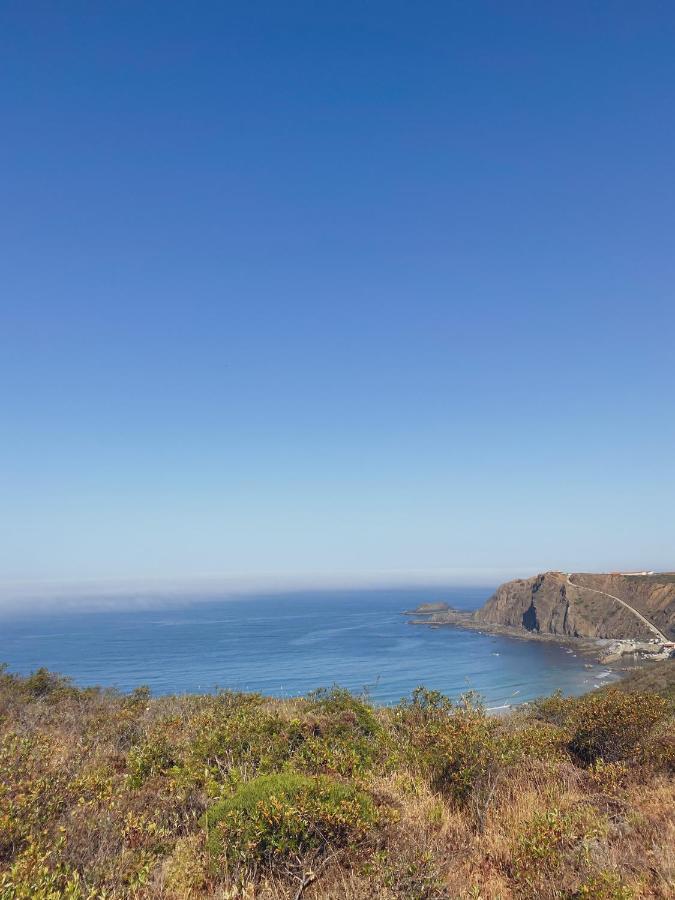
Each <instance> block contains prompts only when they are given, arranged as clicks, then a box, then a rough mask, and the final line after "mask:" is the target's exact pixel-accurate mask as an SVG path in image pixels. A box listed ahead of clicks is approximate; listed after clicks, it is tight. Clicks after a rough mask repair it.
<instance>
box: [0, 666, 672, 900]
mask: <svg viewBox="0 0 675 900" xmlns="http://www.w3.org/2000/svg"><path fill="white" fill-rule="evenodd" d="M662 677H663V673H662V672H660V673H659V678H660V679H661V678H662ZM579 735H582V737H583V741H584V743H583V747H584V748H587V747H592V748H594V749H593V753H592V754H590V755H589V754H586V755H581V756H580V755H579V752H578V747H579V740H580V738H579ZM614 735H616V740H615V739H614ZM674 745H675V730H674V728H673V720H672V710H671V709H670V708H669V706H668V704H667V703H666V702H661V701H657V700H656V699H655V697H654V695H640V694H631V695H630V697H629V699H628V700H626V695H622V697H621V698H617V695H616V693H613V692H611V691H607V692H604V693H602V694H600V695H595V696H594V698H593V699H592V701H591V700H580V701H562V700H555V699H554V700H553V701H551V702H549V703H547V704H543V705H542V706H541V707H539V708H536V709H531V710H529V711H521V712H518V713H515V714H513V715H511V716H509V717H505V718H503V719H500V720H491V719H490V720H488V719H487V718H486V717H485V714H484V713H483V712H482V711H481V709H480V708H479V707H476V706H474V705H473V704H471V703H468V704H466V705H465V706H464V707H461V706H460V707H457V706H454V705H452V704H449V703H448V702H447V701H446V700H445V699H444V698H441V697H439V696H438V695H434V694H429V693H428V692H421V693H420V694H418V695H417V697H416V699H415V700H414V701H413V702H411V703H408V704H407V705H404V706H402V707H400V708H397V709H394V710H386V709H373V708H371V707H370V706H369V705H368V704H367V703H365V702H364V701H362V700H360V699H358V698H353V697H350V695H348V694H345V693H344V692H334V693H332V694H328V695H319V696H317V697H315V698H310V699H309V700H298V701H274V700H265V699H263V698H256V697H251V696H247V695H228V694H225V695H222V696H215V697H214V696H204V697H180V698H175V697H173V698H172V697H169V698H160V699H156V700H155V699H151V698H149V697H148V696H147V694H145V693H143V692H142V691H139V692H137V693H136V694H134V695H131V696H128V697H125V696H120V695H117V694H114V693H111V692H105V691H95V690H93V691H78V690H74V689H72V688H71V687H70V686H68V685H67V684H66V683H64V682H60V681H58V680H57V679H52V680H51V681H49V679H48V678H46V676H44V675H42V676H41V677H40V678H38V679H37V680H35V681H31V680H28V681H27V680H24V679H17V678H12V677H10V676H7V675H4V676H3V675H0V900H15V898H16V900H19V898H25V900H29V898H30V900H57V898H59V897H65V898H70V900H93V898H107V900H114V898H136V900H183V898H195V900H200V898H206V897H212V898H222V900H235V898H241V900H254V898H257V900H290V898H294V900H295V898H298V897H299V896H300V897H302V898H304V900H329V898H330V900H366V898H368V900H370V898H374V897H376V898H383V900H455V898H473V900H478V898H482V900H507V898H524V900H528V898H532V900H533V898H541V900H557V898H567V900H574V898H584V897H586V898H595V900H630V898H649V897H654V898H663V900H666V898H671V897H673V896H675V814H674V811H675V783H674V781H673V770H674V769H675V754H674V753H673V746H674ZM598 747H600V748H604V747H609V748H610V750H611V752H610V753H608V754H607V757H608V758H607V759H606V758H604V757H603V756H602V755H600V756H598V753H597V752H596V748H598ZM272 773H298V774H302V775H304V776H309V777H310V778H311V777H314V776H315V775H318V774H320V775H323V776H329V779H328V780H329V781H330V780H332V782H333V783H337V784H339V783H340V782H342V783H348V784H352V785H353V786H354V788H355V789H358V792H359V795H367V797H368V798H369V801H368V802H369V804H370V806H371V807H372V809H375V810H377V816H375V817H371V816H370V815H369V816H368V818H367V820H361V819H359V815H360V813H359V811H358V809H357V808H354V810H353V811H352V812H349V813H348V814H349V815H353V816H354V819H353V822H354V825H355V831H354V834H358V838H354V840H353V841H350V840H349V839H345V842H343V843H342V844H341V845H339V846H338V845H335V846H332V845H331V844H330V842H323V841H321V840H318V841H317V840H316V837H317V836H316V834H313V835H312V832H311V829H312V828H313V827H314V825H313V820H312V818H311V815H312V813H311V809H310V811H309V812H307V811H306V810H305V811H304V812H302V810H301V811H300V812H301V813H302V815H301V817H300V819H299V820H298V815H300V813H298V811H297V810H296V811H295V812H294V811H293V810H290V812H289V810H287V809H286V810H281V812H283V813H284V815H280V816H277V815H276V814H272V816H271V818H269V819H268V818H266V815H267V813H266V812H264V810H263V811H262V812H261V813H260V815H258V817H257V819H256V821H257V822H258V825H256V827H259V828H260V831H259V832H257V833H256V834H257V837H256V840H257V841H258V843H259V844H260V845H261V846H262V845H263V844H264V845H265V846H266V847H267V848H268V849H267V850H266V852H265V857H264V859H262V861H260V862H256V861H255V859H254V857H253V855H251V856H250V857H247V851H246V848H245V847H244V848H241V847H240V848H239V849H238V854H239V855H238V859H240V860H241V859H243V864H238V866H237V867H236V870H235V869H233V868H231V867H228V861H227V858H226V856H223V858H222V859H221V858H220V857H218V858H214V855H213V851H210V850H209V844H208V842H207V834H206V829H207V825H206V820H205V817H204V813H205V811H206V810H207V809H209V808H211V807H212V806H213V804H214V803H215V802H217V801H218V800H219V799H221V798H228V797H235V796H236V795H237V791H238V790H239V788H240V787H241V786H242V785H246V784H249V783H250V782H252V781H254V780H255V779H258V778H259V777H260V776H261V775H266V774H272ZM296 781H297V777H296ZM326 783H328V782H326ZM275 802H276V800H275V798H274V797H273V798H272V806H271V807H270V808H271V810H272V813H274V803H275ZM279 802H281V801H279ZM322 802H323V801H322ZM330 802H331V801H330V797H329V796H327V798H326V803H327V804H330ZM265 809H266V808H265ZM312 809H318V808H317V807H312ZM345 809H346V807H341V812H340V815H346V814H347V813H345ZM332 815H333V810H332V808H331V807H330V805H327V806H326V807H325V808H324V809H322V811H321V817H322V818H321V821H325V822H328V823H330V822H331V821H332V820H331V818H330V817H331V816H332ZM289 816H290V819H289ZM294 816H295V818H293V817H294ZM302 816H304V818H303V817H302ZM290 820H292V821H294V822H296V825H297V821H300V822H301V825H302V827H303V828H307V829H309V832H307V833H308V834H309V835H310V836H311V838H312V839H311V841H309V843H308V844H307V846H311V847H312V852H311V853H309V852H306V853H304V854H303V853H294V852H293V849H292V848H293V843H292V835H291V839H290V842H289V837H288V835H286V837H285V838H284V839H283V840H282V839H281V837H283V836H281V837H280V835H279V834H277V833H276V832H275V829H278V828H279V827H281V825H280V824H279V823H282V822H287V821H290ZM317 821H318V820H317ZM350 821H351V820H350ZM219 827H220V826H219ZM222 827H223V828H224V831H223V835H224V838H225V839H226V840H228V839H229V840H237V837H236V835H237V833H244V832H242V831H241V821H240V822H239V832H237V831H236V830H233V828H232V827H231V824H228V822H227V821H225V822H224V823H223V825H222ZM261 841H262V844H261ZM265 842H267V843H265ZM270 847H271V848H272V849H271V850H270V849H269V848H270ZM275 847H276V848H277V849H274V848H275ZM242 852H243V856H242Z"/></svg>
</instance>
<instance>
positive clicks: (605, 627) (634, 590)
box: [473, 572, 675, 639]
mask: <svg viewBox="0 0 675 900" xmlns="http://www.w3.org/2000/svg"><path fill="white" fill-rule="evenodd" d="M572 581H573V582H574V584H570V582H569V581H568V579H567V575H566V574H564V573H562V572H545V573H543V574H541V575H535V576H534V577H533V578H524V579H517V580H516V581H508V582H506V583H505V584H503V585H501V586H500V587H499V588H498V589H497V590H496V591H495V593H494V594H493V595H492V597H490V599H489V600H488V601H487V602H486V603H485V605H484V606H483V607H482V608H481V609H480V610H478V611H477V612H476V613H475V615H474V617H473V618H474V620H475V621H476V622H478V623H480V624H484V625H506V626H510V627H515V628H523V629H526V630H528V631H532V632H538V633H541V634H554V635H564V636H569V637H593V638H639V639H650V638H652V637H653V634H652V633H651V632H650V630H649V629H648V628H647V627H646V626H645V625H644V624H643V623H642V622H641V621H640V620H639V619H638V617H637V616H635V615H634V614H633V613H632V612H631V611H630V610H628V609H626V608H625V607H624V606H621V604H619V603H617V602H616V600H612V599H611V598H610V597H608V596H606V595H605V594H596V593H592V591H590V590H586V589H585V588H594V589H595V590H599V591H606V592H607V593H610V594H614V595H615V596H616V597H619V598H621V599H622V600H624V601H625V602H626V603H629V604H630V605H631V606H633V607H635V609H637V610H638V611H639V612H640V613H642V615H643V616H645V618H647V619H649V621H651V622H653V623H654V624H655V625H656V626H657V628H660V629H661V631H663V632H664V634H666V635H667V636H671V635H675V574H659V575H646V576H642V575H639V576H634V575H619V574H613V575H591V574H575V575H573V576H572Z"/></svg>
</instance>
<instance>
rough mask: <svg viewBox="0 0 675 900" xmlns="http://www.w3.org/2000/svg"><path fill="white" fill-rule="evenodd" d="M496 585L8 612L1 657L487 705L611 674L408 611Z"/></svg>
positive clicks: (556, 652)
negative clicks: (420, 619) (424, 622)
mask: <svg viewBox="0 0 675 900" xmlns="http://www.w3.org/2000/svg"><path fill="white" fill-rule="evenodd" d="M491 591H492V589H491V588H489V587H487V588H475V587H471V588H457V587H453V588H447V589H439V588H434V589H433V590H430V589H428V588H423V589H418V590H398V589H397V590H360V591H354V590H351V591H319V592H303V593H289V594H276V595H259V596H248V597H246V598H237V599H231V598H227V599H222V600H209V601H202V602H198V601H191V600H190V599H189V598H186V599H185V600H184V601H180V602H176V601H175V600H174V601H172V602H171V603H170V604H167V605H166V606H163V607H162V606H160V607H156V608H153V609H141V610H129V609H125V610H119V611H115V612H111V611H95V612H86V613H82V612H69V611H66V612H63V611H61V612H59V613H56V612H49V613H44V612H43V613H40V614H39V615H37V614H36V615H32V616H30V617H28V616H24V617H20V616H18V615H16V614H15V615H11V616H9V615H8V614H5V615H4V616H3V617H2V618H0V661H4V662H7V663H8V664H9V667H10V670H11V671H14V672H20V673H28V672H30V671H31V670H33V669H35V668H37V667H38V666H47V667H48V668H49V669H51V670H53V671H56V672H61V673H63V674H66V675H69V676H71V677H72V678H73V679H74V681H75V682H76V683H77V684H80V685H93V684H100V685H110V686H114V687H117V688H120V689H121V690H125V691H126V690H130V689H131V688H134V687H136V686H138V685H141V684H146V685H149V686H150V688H151V689H152V691H153V692H154V693H156V694H165V693H185V692H197V691H211V690H214V689H216V688H233V689H237V690H245V691H260V692H261V693H263V694H272V695H275V696H282V697H283V696H287V697H288V696H296V695H298V694H305V693H307V692H308V691H310V690H312V689H314V688H317V687H322V686H330V685H332V684H335V683H336V684H339V685H342V686H344V687H348V688H350V689H352V690H355V691H361V690H362V689H364V688H365V689H367V690H368V691H369V692H370V695H371V696H372V698H373V699H374V700H376V701H378V702H381V703H392V702H396V701H397V700H399V699H400V698H401V697H403V696H406V695H409V694H410V692H411V691H412V690H413V688H415V687H416V686H417V685H420V684H423V685H425V686H426V687H429V688H434V689H437V690H440V691H443V692H444V693H446V694H448V695H450V696H452V697H456V696H457V695H459V694H461V693H462V692H463V691H466V690H468V689H474V690H476V691H478V692H479V693H480V694H482V696H483V697H484V698H485V700H486V702H487V705H488V706H489V707H502V706H506V705H514V704H517V703H520V702H522V701H523V700H529V699H532V698H533V697H537V696H541V695H542V694H547V693H551V692H552V691H554V690H557V689H561V690H562V691H564V692H565V693H568V694H578V693H582V692H584V691H587V690H589V689H592V688H593V687H594V686H596V685H601V684H605V683H606V682H607V681H608V680H611V679H612V678H613V677H614V676H613V674H612V673H610V672H608V670H607V669H605V668H604V667H602V666H599V665H594V666H593V668H592V669H587V668H585V667H584V664H587V663H588V662H589V660H588V659H587V658H584V657H582V656H577V655H576V654H573V653H571V652H569V651H568V650H566V649H565V648H563V647H559V646H557V645H555V644H549V643H543V642H541V643H539V642H534V641H519V640H513V639H509V638H504V637H495V636H493V635H485V634H478V633H476V632H471V631H463V630H460V629H455V628H439V629H430V628H423V627H418V626H412V625H409V624H408V622H407V620H406V618H405V616H402V615H401V612H402V610H404V609H408V608H411V607H414V606H416V605H417V604H419V603H422V602H425V601H429V600H446V601H447V602H448V603H450V604H451V605H452V606H455V607H457V608H461V609H474V608H476V607H478V606H480V604H481V603H482V602H483V601H484V600H485V599H486V598H487V597H488V596H489V595H490V593H491Z"/></svg>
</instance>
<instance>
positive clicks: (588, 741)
mask: <svg viewBox="0 0 675 900" xmlns="http://www.w3.org/2000/svg"><path fill="white" fill-rule="evenodd" d="M572 710H573V712H572V718H571V723H570V724H571V730H572V735H571V739H570V743H569V748H570V750H571V751H572V753H574V754H575V755H576V756H578V757H579V758H580V759H581V760H582V761H583V762H586V763H591V762H593V761H594V760H596V759H603V760H605V761H606V762H619V761H620V760H626V759H630V758H631V757H633V756H635V755H636V753H637V751H638V749H639V747H640V745H641V744H642V743H643V742H644V741H645V739H646V738H647V737H648V736H649V735H650V734H651V732H652V730H653V729H654V726H655V725H657V724H658V723H659V722H661V721H663V720H664V719H665V717H666V716H667V715H668V703H667V701H666V700H664V699H663V698H661V697H657V696H655V695H654V694H627V693H623V692H622V691H618V690H607V691H603V692H602V693H595V694H587V695H586V696H584V697H581V698H579V699H578V700H576V701H575V702H574V705H573V707H572Z"/></svg>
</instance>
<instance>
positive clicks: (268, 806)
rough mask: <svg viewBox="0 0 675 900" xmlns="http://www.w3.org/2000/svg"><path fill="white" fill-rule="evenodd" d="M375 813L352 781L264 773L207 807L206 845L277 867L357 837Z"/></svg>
mask: <svg viewBox="0 0 675 900" xmlns="http://www.w3.org/2000/svg"><path fill="white" fill-rule="evenodd" d="M376 819H377V814H376V810H375V807H374V805H373V802H372V800H371V799H370V797H369V796H368V795H367V794H365V793H363V792H362V791H359V790H358V789H356V788H355V787H354V786H352V785H347V784H342V783H340V782H338V781H334V780H333V779H330V778H327V777H325V776H319V777H316V778H310V777H307V776H304V775H297V774H294V773H287V774H284V775H263V776H260V777H258V778H254V779H253V780H252V781H249V782H248V783H247V784H244V785H242V786H241V787H240V788H239V789H238V790H237V791H236V793H235V794H234V795H233V796H232V797H229V798H227V799H226V800H222V801H220V802H219V803H216V804H215V805H214V806H212V807H211V809H210V810H209V811H208V812H207V814H206V816H205V826H206V829H207V832H208V838H207V848H208V850H209V853H210V854H211V857H212V858H214V859H216V860H217V859H225V860H226V861H227V862H228V863H230V864H234V865H243V866H245V867H248V868H251V867H254V866H256V865H261V864H262V865H264V866H266V867H273V866H274V864H275V863H277V862H279V861H280V860H287V859H289V858H291V857H292V858H295V857H297V856H300V855H302V854H306V853H308V852H312V851H313V852H316V853H322V852H325V851H328V850H329V849H331V848H338V847H343V846H346V845H348V844H351V843H354V842H357V841H359V840H360V839H361V838H363V837H364V836H365V834H366V833H367V831H368V830H369V828H370V827H371V826H372V825H373V824H374V823H375V822H376Z"/></svg>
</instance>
